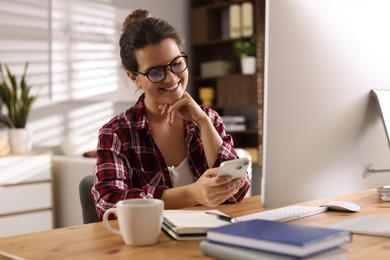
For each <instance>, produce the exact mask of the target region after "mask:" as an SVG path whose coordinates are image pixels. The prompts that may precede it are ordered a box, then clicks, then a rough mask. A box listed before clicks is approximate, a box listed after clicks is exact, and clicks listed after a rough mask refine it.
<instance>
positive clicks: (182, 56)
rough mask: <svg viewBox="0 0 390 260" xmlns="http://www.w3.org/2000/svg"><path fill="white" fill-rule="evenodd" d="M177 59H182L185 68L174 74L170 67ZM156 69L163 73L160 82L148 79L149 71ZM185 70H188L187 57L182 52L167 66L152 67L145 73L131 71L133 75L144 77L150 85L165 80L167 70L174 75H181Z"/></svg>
mask: <svg viewBox="0 0 390 260" xmlns="http://www.w3.org/2000/svg"><path fill="white" fill-rule="evenodd" d="M178 58H184V62H185V64H186V67H185V68H184V69H183V70H182V71H180V72H174V71H173V69H172V66H173V65H174V64H173V62H174V61H175V60H177V59H178ZM157 68H159V69H160V68H162V70H161V71H163V73H164V77H163V78H162V79H161V80H159V81H153V80H152V79H151V78H150V77H149V73H150V71H152V70H154V69H157ZM187 68H188V55H187V54H186V53H184V52H183V53H182V54H181V55H179V56H177V57H175V58H174V59H173V60H172V61H171V62H170V63H169V64H167V65H164V66H156V67H152V68H150V69H148V70H147V71H145V72H139V71H133V73H136V74H141V75H143V76H146V77H147V78H148V80H149V81H150V82H152V83H160V82H162V81H164V80H165V79H166V78H167V69H169V70H170V71H171V72H172V73H174V74H181V73H183V72H184V71H185V70H186V69H187Z"/></svg>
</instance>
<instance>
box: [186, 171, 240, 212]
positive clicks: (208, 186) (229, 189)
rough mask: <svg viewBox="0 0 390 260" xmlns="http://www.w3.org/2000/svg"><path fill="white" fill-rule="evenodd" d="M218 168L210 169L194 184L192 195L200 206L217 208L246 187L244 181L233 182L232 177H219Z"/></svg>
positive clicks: (236, 180)
mask: <svg viewBox="0 0 390 260" xmlns="http://www.w3.org/2000/svg"><path fill="white" fill-rule="evenodd" d="M217 172H218V168H211V169H208V170H207V171H206V172H204V174H203V175H202V176H201V177H200V178H199V179H198V180H197V181H196V182H195V183H193V184H191V195H192V197H193V199H194V200H195V201H196V202H198V203H199V204H201V205H203V206H207V207H216V206H218V205H220V204H221V203H223V202H225V201H226V200H227V199H228V198H230V197H232V196H233V195H234V194H236V193H237V192H238V190H239V189H240V188H241V187H242V186H243V185H244V179H235V180H232V177H231V176H223V177H217Z"/></svg>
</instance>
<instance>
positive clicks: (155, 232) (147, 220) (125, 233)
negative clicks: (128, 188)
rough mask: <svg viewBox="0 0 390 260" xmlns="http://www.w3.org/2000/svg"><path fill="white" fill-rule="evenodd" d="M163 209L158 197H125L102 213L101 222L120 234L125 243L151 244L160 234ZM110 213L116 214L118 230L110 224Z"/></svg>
mask: <svg viewBox="0 0 390 260" xmlns="http://www.w3.org/2000/svg"><path fill="white" fill-rule="evenodd" d="M163 210H164V202H163V201H162V200H159V199H126V200H122V201H119V202H118V203H117V204H116V207H115V208H111V209H108V210H107V211H106V212H105V213H104V215H103V224H104V227H105V228H106V229H107V230H108V231H110V232H112V233H114V234H117V235H121V236H122V238H123V240H124V242H125V244H126V245H130V246H147V245H152V244H155V243H156V242H157V239H158V237H159V235H160V231H161V225H162V219H163ZM111 214H114V215H116V216H117V218H118V223H119V230H118V229H116V228H113V227H112V226H111V225H110V221H109V220H108V217H109V216H110V215H111Z"/></svg>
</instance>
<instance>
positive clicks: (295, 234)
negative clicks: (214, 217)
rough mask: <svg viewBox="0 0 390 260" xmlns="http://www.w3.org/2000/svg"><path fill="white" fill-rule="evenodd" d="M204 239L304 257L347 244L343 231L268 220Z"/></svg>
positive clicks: (348, 234) (220, 229) (347, 235)
mask: <svg viewBox="0 0 390 260" xmlns="http://www.w3.org/2000/svg"><path fill="white" fill-rule="evenodd" d="M206 237H207V240H209V241H211V242H216V243H222V244H226V245H234V246H241V247H246V248H251V249H257V250H264V251H269V252H273V253H278V254H284V255H290V256H295V257H306V256H309V255H312V254H315V253H319V252H321V251H325V250H328V249H331V248H335V247H339V246H341V245H344V244H346V243H348V242H350V241H351V237H352V234H351V232H350V231H347V230H337V229H331V228H324V227H313V226H306V225H298V224H291V223H283V222H277V221H269V220H260V219H256V220H249V221H244V222H238V223H234V224H230V225H225V226H221V227H216V228H210V229H208V230H207V236H206Z"/></svg>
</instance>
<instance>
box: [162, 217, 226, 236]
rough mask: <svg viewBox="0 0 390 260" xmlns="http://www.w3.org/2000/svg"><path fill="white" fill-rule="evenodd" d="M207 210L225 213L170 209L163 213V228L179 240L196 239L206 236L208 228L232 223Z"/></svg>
mask: <svg viewBox="0 0 390 260" xmlns="http://www.w3.org/2000/svg"><path fill="white" fill-rule="evenodd" d="M206 212H212V213H216V214H219V215H225V214H224V213H223V212H221V211H219V210H184V209H183V210H180V209H177V210H175V209H168V210H164V213H163V224H162V229H163V231H164V232H165V233H167V234H168V235H169V236H171V237H172V238H174V239H177V240H196V239H202V238H204V237H205V236H206V232H207V229H208V228H213V227H219V226H223V225H227V224H230V223H229V222H227V221H223V220H220V219H218V218H217V217H215V216H214V215H210V214H207V213H206Z"/></svg>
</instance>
